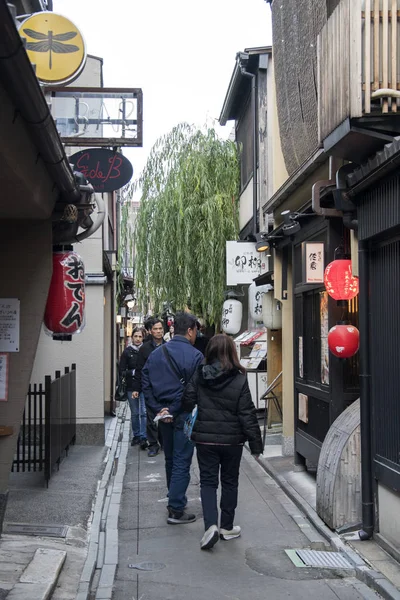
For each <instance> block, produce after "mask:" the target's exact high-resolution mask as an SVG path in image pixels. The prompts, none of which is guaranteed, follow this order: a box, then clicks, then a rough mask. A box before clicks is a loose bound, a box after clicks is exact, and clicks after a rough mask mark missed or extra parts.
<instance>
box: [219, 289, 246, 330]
mask: <svg viewBox="0 0 400 600" xmlns="http://www.w3.org/2000/svg"><path fill="white" fill-rule="evenodd" d="M242 316H243V305H242V303H241V302H239V300H235V299H234V298H229V299H228V300H225V302H224V304H223V307H222V320H221V325H222V331H223V332H224V333H228V334H229V335H235V334H236V333H239V331H240V328H241V326H242Z"/></svg>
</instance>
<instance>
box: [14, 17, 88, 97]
mask: <svg viewBox="0 0 400 600" xmlns="http://www.w3.org/2000/svg"><path fill="white" fill-rule="evenodd" d="M19 33H20V35H21V37H23V38H25V39H26V51H27V53H28V56H29V58H30V61H31V62H32V63H34V64H35V65H36V77H37V78H38V79H39V81H40V82H41V83H43V84H45V85H61V84H65V83H70V82H71V81H73V80H74V79H76V78H77V77H78V75H79V74H80V72H81V71H82V69H83V67H84V66H85V61H86V48H85V42H84V41H83V37H82V34H81V33H80V31H79V29H78V28H77V27H76V26H75V25H74V24H73V23H72V22H71V21H70V20H69V19H66V18H65V17H62V16H61V15H56V14H54V13H52V12H48V11H46V12H41V13H35V14H33V15H31V16H30V17H28V18H27V19H25V21H23V23H22V24H21V25H20V29H19Z"/></svg>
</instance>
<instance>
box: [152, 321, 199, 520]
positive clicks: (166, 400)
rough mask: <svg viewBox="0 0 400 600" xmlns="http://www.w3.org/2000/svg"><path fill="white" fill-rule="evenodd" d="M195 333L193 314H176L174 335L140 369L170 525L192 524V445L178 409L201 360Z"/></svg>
mask: <svg viewBox="0 0 400 600" xmlns="http://www.w3.org/2000/svg"><path fill="white" fill-rule="evenodd" d="M196 333H197V327H196V317H194V316H193V315H191V314H189V313H184V312H181V313H177V314H176V315H175V335H174V337H173V338H172V340H171V341H169V342H168V343H167V344H165V346H163V347H162V348H159V349H157V350H155V351H154V352H153V353H152V354H151V356H150V357H149V359H148V361H147V362H146V364H145V366H144V368H143V376H142V386H143V392H144V396H145V399H146V406H147V407H148V408H151V409H152V411H153V413H155V414H156V415H157V419H158V421H159V426H160V429H161V434H162V439H163V442H164V455H165V473H166V478H167V488H168V506H167V509H168V518H167V523H169V524H170V525H179V524H184V523H193V521H195V520H196V515H194V514H192V513H187V512H186V511H185V507H186V503H187V497H186V490H187V487H188V485H189V482H190V465H191V462H192V456H193V450H194V448H193V444H192V443H191V441H190V440H189V439H188V438H187V437H186V436H185V434H184V432H183V426H184V423H185V420H186V418H187V416H188V415H187V414H184V413H183V411H182V394H183V391H184V388H185V385H186V384H187V382H188V381H189V380H190V379H191V377H192V375H193V373H194V372H195V370H196V368H197V366H198V365H199V364H200V363H201V361H202V360H203V355H202V354H201V352H199V351H198V350H196V349H195V348H194V347H193V345H194V341H195V339H196ZM145 346H146V344H145Z"/></svg>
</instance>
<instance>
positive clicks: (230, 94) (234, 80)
mask: <svg viewBox="0 0 400 600" xmlns="http://www.w3.org/2000/svg"><path fill="white" fill-rule="evenodd" d="M244 52H245V53H246V54H249V56H255V57H258V56H260V55H262V54H272V46H257V47H255V48H245V50H244ZM238 54H239V52H238V53H237V54H236V62H235V67H234V69H233V72H232V76H231V80H230V82H229V85H228V91H227V92H226V96H225V100H224V103H223V106H222V110H221V114H220V116H219V119H218V120H219V123H220V125H226V123H227V121H230V120H232V119H234V118H235V110H234V107H235V103H236V100H237V98H238V96H239V95H240V94H243V93H244V92H245V91H246V89H248V90H250V82H249V79H248V78H247V77H244V76H243V75H242V73H241V70H240V66H239V61H238V58H237V57H238Z"/></svg>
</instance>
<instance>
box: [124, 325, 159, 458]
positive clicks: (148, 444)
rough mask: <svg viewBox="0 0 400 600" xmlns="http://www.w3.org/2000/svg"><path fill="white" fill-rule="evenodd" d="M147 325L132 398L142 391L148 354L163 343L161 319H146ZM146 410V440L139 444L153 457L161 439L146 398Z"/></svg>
mask: <svg viewBox="0 0 400 600" xmlns="http://www.w3.org/2000/svg"><path fill="white" fill-rule="evenodd" d="M146 323H147V324H148V325H150V335H149V336H148V337H149V340H148V341H146V342H144V343H143V346H142V347H141V348H140V350H139V356H138V359H137V363H136V369H135V375H134V377H133V392H132V396H133V398H139V396H140V394H141V393H142V371H143V367H144V366H145V364H146V362H147V360H148V358H149V356H150V354H151V353H152V352H154V350H155V349H156V348H158V346H161V345H162V344H165V343H166V342H164V340H163V336H164V326H163V322H162V321H161V319H151V320H150V319H149V320H148V321H146ZM145 403H146V412H147V426H146V435H147V440H145V442H144V443H142V444H141V445H140V447H141V448H142V450H145V449H146V448H148V451H147V456H149V457H154V456H157V454H158V453H159V451H160V447H161V446H162V439H161V435H160V432H159V430H158V427H157V424H156V423H154V417H155V414H153V411H152V408H151V406H148V405H147V402H146V398H145Z"/></svg>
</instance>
